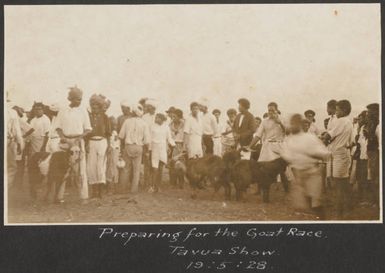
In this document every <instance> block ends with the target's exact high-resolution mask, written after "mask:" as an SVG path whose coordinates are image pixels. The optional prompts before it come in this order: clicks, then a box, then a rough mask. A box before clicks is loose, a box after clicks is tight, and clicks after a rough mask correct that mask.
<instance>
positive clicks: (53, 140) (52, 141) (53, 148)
mask: <svg viewBox="0 0 385 273" xmlns="http://www.w3.org/2000/svg"><path fill="white" fill-rule="evenodd" d="M49 110H50V111H51V117H52V119H51V128H50V131H49V134H48V136H49V139H48V143H47V152H50V153H54V152H57V151H60V147H59V144H60V137H59V135H58V133H57V131H56V128H57V127H56V123H57V115H58V113H59V110H60V108H59V105H58V104H56V103H54V104H51V105H50V106H49Z"/></svg>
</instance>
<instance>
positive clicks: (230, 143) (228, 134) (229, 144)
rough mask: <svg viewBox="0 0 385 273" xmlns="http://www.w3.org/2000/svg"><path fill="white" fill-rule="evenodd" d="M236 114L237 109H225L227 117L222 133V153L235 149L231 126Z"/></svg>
mask: <svg viewBox="0 0 385 273" xmlns="http://www.w3.org/2000/svg"><path fill="white" fill-rule="evenodd" d="M236 116H237V110H235V109H229V110H227V117H228V118H229V119H228V120H227V122H226V128H225V132H224V133H222V155H224V154H225V153H226V152H230V151H233V150H234V149H235V139H234V134H233V126H234V121H235V117H236Z"/></svg>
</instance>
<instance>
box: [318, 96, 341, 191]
mask: <svg viewBox="0 0 385 273" xmlns="http://www.w3.org/2000/svg"><path fill="white" fill-rule="evenodd" d="M336 108H337V101H336V100H329V101H328V102H327V104H326V111H327V113H328V115H329V117H328V118H327V119H325V121H324V125H325V129H326V131H328V130H332V129H333V127H334V126H335V123H336V121H337V116H336ZM325 134H326V132H324V133H322V134H321V139H322V140H323V141H324V143H325V145H329V141H328V140H326V138H325ZM328 148H330V147H328ZM332 161H333V155H331V156H330V157H329V158H328V159H327V160H326V174H325V171H324V175H325V176H326V181H325V182H326V186H325V188H331V187H332V172H333V170H332V169H333V164H332Z"/></svg>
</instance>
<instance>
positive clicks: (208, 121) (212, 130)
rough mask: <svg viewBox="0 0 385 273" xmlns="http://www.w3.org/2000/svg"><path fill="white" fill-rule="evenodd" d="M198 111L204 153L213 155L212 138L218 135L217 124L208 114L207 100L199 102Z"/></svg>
mask: <svg viewBox="0 0 385 273" xmlns="http://www.w3.org/2000/svg"><path fill="white" fill-rule="evenodd" d="M200 111H201V112H202V116H201V117H202V126H203V135H202V143H203V146H204V153H205V154H209V155H212V154H213V153H214V141H213V137H214V136H215V135H217V134H218V123H217V120H216V118H215V116H214V115H213V114H212V113H210V112H209V109H208V102H207V100H202V101H201V102H200Z"/></svg>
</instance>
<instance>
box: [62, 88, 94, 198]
mask: <svg viewBox="0 0 385 273" xmlns="http://www.w3.org/2000/svg"><path fill="white" fill-rule="evenodd" d="M82 97H83V91H82V90H80V89H79V88H78V87H77V86H75V87H70V91H69V93H68V100H69V102H70V104H69V105H68V106H66V107H64V108H63V109H61V110H60V111H59V113H58V115H57V121H56V122H57V123H56V127H57V128H56V131H57V133H58V135H59V137H60V142H61V143H68V144H69V145H76V146H78V147H79V148H80V162H79V177H78V178H77V180H78V181H76V182H77V185H79V191H80V198H81V199H82V201H83V203H86V200H87V199H88V182H87V173H86V151H85V144H84V138H85V137H86V136H87V135H88V134H89V133H90V132H91V131H92V127H91V123H90V117H89V115H88V113H87V110H85V109H84V108H82V107H81V106H80V104H81V102H82ZM65 183H66V182H65V181H64V182H63V183H62V185H61V186H60V188H59V190H58V195H57V196H56V198H57V200H56V201H58V202H60V203H62V202H64V192H65Z"/></svg>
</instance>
